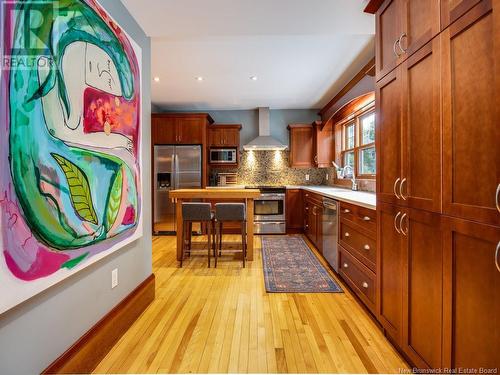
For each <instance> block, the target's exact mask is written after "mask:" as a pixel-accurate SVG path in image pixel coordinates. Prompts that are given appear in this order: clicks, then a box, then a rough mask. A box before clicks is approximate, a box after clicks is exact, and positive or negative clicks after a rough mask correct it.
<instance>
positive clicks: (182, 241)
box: [180, 223, 186, 268]
mask: <svg viewBox="0 0 500 375" xmlns="http://www.w3.org/2000/svg"><path fill="white" fill-rule="evenodd" d="M185 237H186V223H184V225H183V226H182V233H181V262H180V268H182V260H183V259H184V241H185V240H186V238H185Z"/></svg>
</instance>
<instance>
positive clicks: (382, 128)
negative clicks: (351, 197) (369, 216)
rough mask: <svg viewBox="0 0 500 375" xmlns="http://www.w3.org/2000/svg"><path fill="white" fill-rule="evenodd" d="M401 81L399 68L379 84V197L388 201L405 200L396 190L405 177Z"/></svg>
mask: <svg viewBox="0 0 500 375" xmlns="http://www.w3.org/2000/svg"><path fill="white" fill-rule="evenodd" d="M401 81H402V80H401V69H400V67H398V68H397V69H395V70H393V71H392V72H391V73H389V74H388V75H387V76H385V77H384V79H383V80H381V81H380V82H377V85H376V95H375V103H376V104H375V105H376V121H377V126H376V128H375V134H376V137H375V138H376V147H377V199H378V200H379V201H382V202H388V203H401V202H402V200H401V199H400V198H399V197H400V196H399V193H397V190H398V189H399V184H400V183H401V176H402V163H401V150H402V146H401V142H402V130H401V129H402V127H401V121H402V82H401Z"/></svg>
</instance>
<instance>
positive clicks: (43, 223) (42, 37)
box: [0, 0, 142, 313]
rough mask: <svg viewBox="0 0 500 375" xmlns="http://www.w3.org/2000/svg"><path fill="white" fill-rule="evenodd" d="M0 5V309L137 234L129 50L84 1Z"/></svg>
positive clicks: (137, 148)
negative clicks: (0, 20) (0, 72)
mask: <svg viewBox="0 0 500 375" xmlns="http://www.w3.org/2000/svg"><path fill="white" fill-rule="evenodd" d="M2 7H3V8H2V13H1V15H2V29H3V33H2V76H1V86H0V89H1V93H0V96H1V98H0V101H1V104H0V105H1V112H0V116H1V120H0V121H1V122H0V313H2V312H4V311H6V310H8V309H10V308H11V307H13V306H15V305H17V304H19V303H20V302H22V301H24V300H26V299H28V298H30V297H32V296H34V295H36V294H37V293H39V292H41V291H43V290H44V289H46V288H48V287H50V286H51V285H54V284H55V283H57V282H59V281H61V280H63V279H65V278H67V277H68V276H70V275H71V274H73V273H75V272H78V271H79V270H81V269H83V268H85V267H87V266H88V265H90V264H92V263H94V262H96V261H97V260H99V259H101V258H103V257H105V256H107V255H109V254H110V253H112V252H114V251H116V250H118V249H120V248H122V247H123V246H125V245H126V244H128V243H130V242H132V241H134V240H136V239H137V238H139V237H140V236H141V235H142V212H141V209H142V207H141V203H142V202H141V199H142V194H141V181H142V178H141V158H140V155H141V90H140V89H141V79H140V72H141V50H140V47H139V46H138V45H137V44H136V43H135V42H134V41H133V40H132V39H131V38H130V37H129V36H128V35H127V34H126V32H125V31H124V30H123V29H121V28H120V26H119V25H118V24H117V23H116V22H115V21H114V20H113V19H112V18H111V17H110V16H109V15H108V14H107V13H106V12H105V10H104V9H103V8H102V7H101V6H100V4H99V3H98V2H97V1H95V0H61V1H46V0H44V1H7V2H2Z"/></svg>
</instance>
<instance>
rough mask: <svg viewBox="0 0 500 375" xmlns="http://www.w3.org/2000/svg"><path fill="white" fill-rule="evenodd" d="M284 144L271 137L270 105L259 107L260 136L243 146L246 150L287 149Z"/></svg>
mask: <svg viewBox="0 0 500 375" xmlns="http://www.w3.org/2000/svg"><path fill="white" fill-rule="evenodd" d="M287 148H288V146H287V145H284V144H283V143H281V142H280V141H278V140H277V139H274V138H273V137H271V127H270V124H269V107H259V136H258V137H257V138H255V139H253V140H252V141H250V142H248V143H247V144H246V145H244V146H243V149H244V150H245V151H249V150H264V151H266V150H267V151H271V150H286V149H287Z"/></svg>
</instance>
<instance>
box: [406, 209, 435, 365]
mask: <svg viewBox="0 0 500 375" xmlns="http://www.w3.org/2000/svg"><path fill="white" fill-rule="evenodd" d="M402 227H403V228H402V229H403V238H404V244H403V249H405V250H406V251H407V254H406V255H405V256H404V258H405V259H406V260H407V261H406V267H405V271H406V272H405V278H404V284H403V343H402V345H403V350H404V351H405V353H406V354H407V355H408V356H409V357H410V359H411V360H412V362H413V363H414V364H415V365H416V366H417V367H419V368H440V367H441V366H442V364H441V353H442V336H441V331H442V318H441V313H442V308H443V302H442V297H443V285H442V284H443V283H442V278H443V269H442V267H443V251H442V243H441V240H442V231H441V215H439V214H435V213H430V212H426V211H422V210H415V209H410V210H408V216H405V217H404V218H403V223H402Z"/></svg>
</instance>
